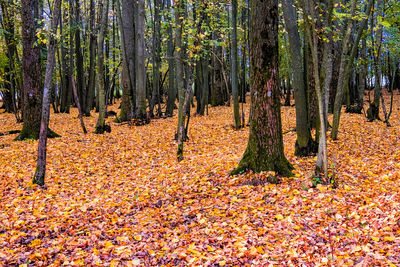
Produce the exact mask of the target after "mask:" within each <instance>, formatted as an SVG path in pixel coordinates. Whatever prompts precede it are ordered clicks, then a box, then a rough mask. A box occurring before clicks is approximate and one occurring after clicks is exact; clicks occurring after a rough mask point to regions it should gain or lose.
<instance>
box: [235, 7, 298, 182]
mask: <svg viewBox="0 0 400 267" xmlns="http://www.w3.org/2000/svg"><path fill="white" fill-rule="evenodd" d="M250 10H251V11H250V14H251V26H250V81H251V118H250V135H249V141H248V144H247V148H246V151H245V152H244V155H243V158H242V160H241V161H240V163H239V166H238V167H237V168H236V169H235V170H234V171H233V172H232V173H231V174H239V173H241V172H243V171H247V170H252V171H254V172H260V171H276V172H277V173H278V174H280V175H283V176H292V173H291V170H292V169H293V167H292V165H291V164H290V163H289V162H288V160H287V159H286V157H285V154H284V150H283V137H282V123H281V112H280V90H279V81H278V75H279V74H278V69H279V68H278V60H279V56H278V1H277V0H253V1H251V9H250ZM275 182H276V181H275Z"/></svg>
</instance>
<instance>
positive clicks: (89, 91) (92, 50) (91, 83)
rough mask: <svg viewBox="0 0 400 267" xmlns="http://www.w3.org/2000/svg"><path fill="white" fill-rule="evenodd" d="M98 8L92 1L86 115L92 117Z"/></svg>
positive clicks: (92, 0)
mask: <svg viewBox="0 0 400 267" xmlns="http://www.w3.org/2000/svg"><path fill="white" fill-rule="evenodd" d="M95 13H96V7H95V5H94V0H90V22H89V24H90V26H89V27H90V43H89V71H88V72H89V78H88V85H87V88H86V92H87V95H86V98H87V99H86V105H85V115H86V116H90V111H91V110H92V108H93V100H94V91H95V79H96V72H95V60H96V44H97V40H96V34H95V17H96V14H95Z"/></svg>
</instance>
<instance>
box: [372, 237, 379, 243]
mask: <svg viewBox="0 0 400 267" xmlns="http://www.w3.org/2000/svg"><path fill="white" fill-rule="evenodd" d="M371 239H372V240H374V241H376V242H378V241H379V240H380V238H379V237H377V236H372V237H371Z"/></svg>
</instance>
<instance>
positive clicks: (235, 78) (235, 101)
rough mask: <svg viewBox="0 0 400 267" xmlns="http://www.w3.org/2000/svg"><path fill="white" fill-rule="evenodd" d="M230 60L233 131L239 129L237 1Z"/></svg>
mask: <svg viewBox="0 0 400 267" xmlns="http://www.w3.org/2000/svg"><path fill="white" fill-rule="evenodd" d="M231 56H232V59H231V79H232V101H233V122H234V127H235V129H239V128H241V123H240V114H239V97H238V96H239V88H238V72H237V65H238V52H237V0H232V54H231Z"/></svg>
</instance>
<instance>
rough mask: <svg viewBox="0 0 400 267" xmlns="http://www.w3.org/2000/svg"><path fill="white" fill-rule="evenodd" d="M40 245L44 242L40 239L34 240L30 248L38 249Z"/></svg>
mask: <svg viewBox="0 0 400 267" xmlns="http://www.w3.org/2000/svg"><path fill="white" fill-rule="evenodd" d="M40 244H42V240H40V239H35V240H33V241H32V242H31V243H30V244H29V246H30V247H38V246H40Z"/></svg>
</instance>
